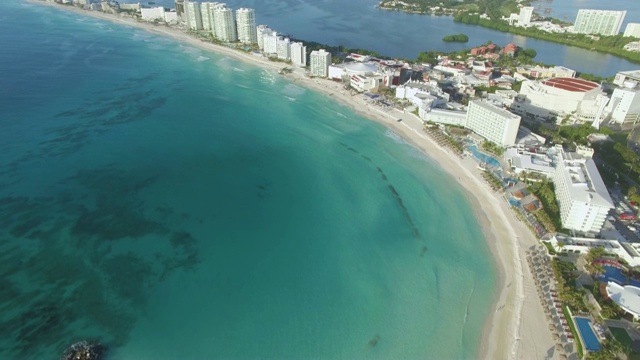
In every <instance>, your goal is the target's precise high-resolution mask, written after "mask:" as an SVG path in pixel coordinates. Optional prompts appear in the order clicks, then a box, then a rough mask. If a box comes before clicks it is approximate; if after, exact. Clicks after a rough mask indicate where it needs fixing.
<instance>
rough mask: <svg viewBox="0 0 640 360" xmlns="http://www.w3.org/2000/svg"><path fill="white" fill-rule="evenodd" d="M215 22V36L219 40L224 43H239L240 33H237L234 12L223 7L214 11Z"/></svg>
mask: <svg viewBox="0 0 640 360" xmlns="http://www.w3.org/2000/svg"><path fill="white" fill-rule="evenodd" d="M213 22H214V27H215V29H214V31H215V36H216V38H217V39H218V40H220V41H224V42H235V41H238V33H237V32H236V18H235V16H234V13H233V10H231V9H229V8H228V7H226V5H221V6H218V7H216V8H215V9H214V10H213Z"/></svg>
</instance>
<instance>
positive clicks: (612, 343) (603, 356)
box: [587, 339, 625, 360]
mask: <svg viewBox="0 0 640 360" xmlns="http://www.w3.org/2000/svg"><path fill="white" fill-rule="evenodd" d="M600 346H601V349H600V351H597V352H590V353H589V355H587V360H610V359H618V354H621V353H624V352H625V346H624V345H622V343H620V342H619V341H618V340H616V339H605V340H604V341H602V342H601V343H600Z"/></svg>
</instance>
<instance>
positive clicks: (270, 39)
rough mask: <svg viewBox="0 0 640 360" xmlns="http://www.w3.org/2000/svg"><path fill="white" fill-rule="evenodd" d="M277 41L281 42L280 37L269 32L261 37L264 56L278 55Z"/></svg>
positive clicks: (271, 31) (273, 32)
mask: <svg viewBox="0 0 640 360" xmlns="http://www.w3.org/2000/svg"><path fill="white" fill-rule="evenodd" d="M278 40H280V41H281V40H282V36H278V33H277V32H275V31H273V30H269V31H268V32H265V33H264V34H263V35H262V45H263V46H262V48H263V51H264V53H265V54H277V53H278Z"/></svg>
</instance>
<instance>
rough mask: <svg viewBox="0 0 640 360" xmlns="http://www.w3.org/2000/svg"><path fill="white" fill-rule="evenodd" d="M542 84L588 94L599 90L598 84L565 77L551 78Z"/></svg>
mask: <svg viewBox="0 0 640 360" xmlns="http://www.w3.org/2000/svg"><path fill="white" fill-rule="evenodd" d="M542 83H543V84H545V85H547V86H551V87H555V88H559V89H562V90H567V91H573V92H589V91H591V90H594V89H598V88H600V85H599V84H598V83H594V82H592V81H587V80H582V79H575V78H566V77H558V78H553V79H549V80H546V81H543V82H542Z"/></svg>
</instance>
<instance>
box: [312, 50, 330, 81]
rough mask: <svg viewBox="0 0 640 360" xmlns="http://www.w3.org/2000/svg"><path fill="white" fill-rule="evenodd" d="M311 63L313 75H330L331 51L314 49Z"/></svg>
mask: <svg viewBox="0 0 640 360" xmlns="http://www.w3.org/2000/svg"><path fill="white" fill-rule="evenodd" d="M309 58H310V59H309V62H310V63H311V66H310V67H311V69H310V70H311V76H320V77H327V76H329V65H331V53H329V52H327V51H325V50H324V49H320V50H313V51H312V52H311V55H310V56H309Z"/></svg>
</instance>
